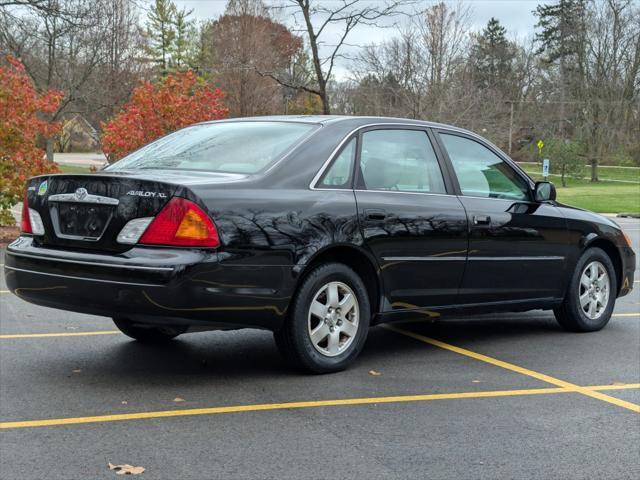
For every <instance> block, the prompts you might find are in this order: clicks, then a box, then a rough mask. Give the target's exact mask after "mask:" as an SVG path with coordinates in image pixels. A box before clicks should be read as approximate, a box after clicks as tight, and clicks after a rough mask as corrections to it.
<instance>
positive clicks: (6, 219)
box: [0, 57, 62, 225]
mask: <svg viewBox="0 0 640 480" xmlns="http://www.w3.org/2000/svg"><path fill="white" fill-rule="evenodd" d="M61 100H62V93H61V92H58V91H55V90H49V91H48V92H46V93H44V94H40V93H38V91H37V90H36V88H35V86H34V84H33V82H32V80H31V78H30V77H29V76H28V75H27V73H26V72H25V68H24V65H22V63H21V62H20V61H19V60H17V59H16V58H13V57H7V58H6V59H5V63H4V64H0V224H2V225H13V224H14V219H13V216H12V215H11V210H10V209H11V207H12V206H13V205H15V204H16V203H18V202H19V201H20V200H21V199H22V196H23V194H24V183H25V181H26V180H27V178H29V177H31V176H34V175H40V174H43V173H51V172H56V171H58V169H57V167H56V165H55V164H54V163H51V162H48V161H47V160H45V158H44V150H43V149H41V148H39V147H38V146H37V141H38V139H39V138H50V137H52V136H54V135H56V134H57V133H58V131H59V129H60V125H59V124H58V123H51V122H48V121H47V120H46V119H45V118H44V115H46V114H50V113H54V112H55V111H56V110H57V108H58V105H59V104H60V101H61Z"/></svg>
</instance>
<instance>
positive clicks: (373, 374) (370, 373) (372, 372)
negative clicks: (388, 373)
mask: <svg viewBox="0 0 640 480" xmlns="http://www.w3.org/2000/svg"><path fill="white" fill-rule="evenodd" d="M369 375H372V376H374V377H379V376H380V375H382V374H381V373H380V372H377V371H375V370H369Z"/></svg>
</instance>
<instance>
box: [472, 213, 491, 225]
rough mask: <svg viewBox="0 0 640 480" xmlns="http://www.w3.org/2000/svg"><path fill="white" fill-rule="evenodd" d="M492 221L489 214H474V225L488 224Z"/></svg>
mask: <svg viewBox="0 0 640 480" xmlns="http://www.w3.org/2000/svg"><path fill="white" fill-rule="evenodd" d="M490 223H491V217H490V216H488V215H474V216H473V224H474V225H488V224H490Z"/></svg>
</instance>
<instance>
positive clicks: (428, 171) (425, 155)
mask: <svg viewBox="0 0 640 480" xmlns="http://www.w3.org/2000/svg"><path fill="white" fill-rule="evenodd" d="M360 170H361V172H362V179H363V182H364V186H365V188H366V189H368V190H391V191H393V190H395V191H399V192H420V193H445V187H444V180H443V178H442V172H441V170H440V166H439V165H438V160H437V159H436V154H435V152H434V151H433V147H432V146H431V142H430V141H429V137H428V136H427V134H426V132H424V131H421V130H372V131H369V132H365V133H364V134H363V135H362V151H361V153H360Z"/></svg>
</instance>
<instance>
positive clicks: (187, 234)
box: [138, 197, 220, 248]
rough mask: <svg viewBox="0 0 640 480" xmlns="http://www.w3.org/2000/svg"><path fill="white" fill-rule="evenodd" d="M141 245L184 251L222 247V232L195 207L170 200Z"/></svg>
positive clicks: (148, 229) (181, 199)
mask: <svg viewBox="0 0 640 480" xmlns="http://www.w3.org/2000/svg"><path fill="white" fill-rule="evenodd" d="M138 243H142V244H147V245H176V246H183V247H212V248H215V247H218V246H220V240H219V238H218V231H217V230H216V226H215V225H214V224H213V221H212V220H211V219H210V218H209V216H208V215H207V214H206V213H205V212H204V211H203V210H202V209H201V208H200V207H199V206H198V205H196V204H195V203H193V202H191V201H189V200H186V199H184V198H180V197H173V198H172V199H171V200H169V203H167V204H166V205H165V206H164V208H163V209H162V210H160V213H159V214H158V215H157V216H156V218H154V219H153V221H152V222H151V224H150V225H149V226H148V227H147V229H146V230H145V232H144V234H143V235H142V237H141V238H140V240H139V241H138Z"/></svg>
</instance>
